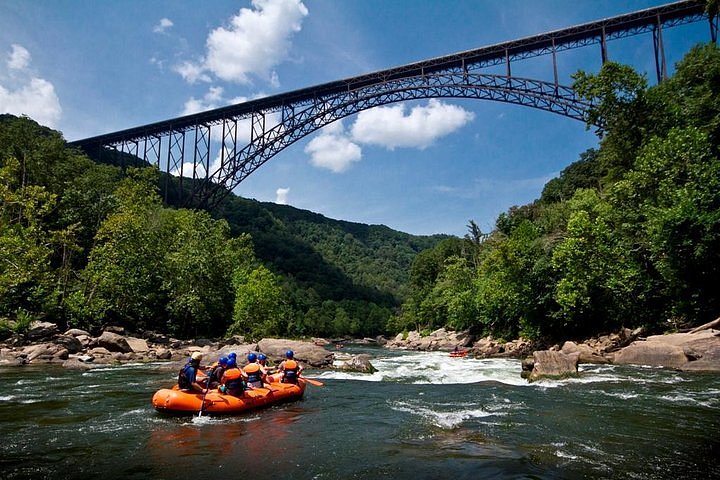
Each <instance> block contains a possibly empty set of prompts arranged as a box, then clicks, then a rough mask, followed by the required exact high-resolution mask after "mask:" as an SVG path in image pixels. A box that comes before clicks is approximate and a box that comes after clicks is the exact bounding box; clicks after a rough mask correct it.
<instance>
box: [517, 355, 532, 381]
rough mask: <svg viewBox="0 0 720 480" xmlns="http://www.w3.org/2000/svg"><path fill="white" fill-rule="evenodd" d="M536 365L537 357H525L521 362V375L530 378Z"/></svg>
mask: <svg viewBox="0 0 720 480" xmlns="http://www.w3.org/2000/svg"><path fill="white" fill-rule="evenodd" d="M534 366H535V359H534V358H533V357H527V358H524V359H523V361H522V363H521V364H520V368H522V371H521V372H520V376H521V377H522V378H530V374H531V373H532V370H533V367H534Z"/></svg>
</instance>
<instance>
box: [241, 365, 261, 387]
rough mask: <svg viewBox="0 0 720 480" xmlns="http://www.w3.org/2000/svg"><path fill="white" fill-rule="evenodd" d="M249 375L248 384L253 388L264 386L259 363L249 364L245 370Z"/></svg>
mask: <svg viewBox="0 0 720 480" xmlns="http://www.w3.org/2000/svg"><path fill="white" fill-rule="evenodd" d="M243 370H245V373H247V376H248V379H247V382H248V383H249V384H250V385H252V386H253V387H258V386H262V370H260V365H258V364H257V363H249V364H247V365H246V366H245V368H243Z"/></svg>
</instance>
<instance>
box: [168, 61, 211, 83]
mask: <svg viewBox="0 0 720 480" xmlns="http://www.w3.org/2000/svg"><path fill="white" fill-rule="evenodd" d="M174 70H175V71H176V72H177V73H179V74H180V76H181V77H183V78H184V79H185V81H186V82H188V83H195V82H197V81H198V80H199V81H201V82H209V81H211V78H210V76H209V75H208V74H207V73H205V72H204V68H203V66H202V65H198V64H196V63H192V62H183V63H181V64H180V65H176V66H175V67H174Z"/></svg>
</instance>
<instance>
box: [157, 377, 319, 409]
mask: <svg viewBox="0 0 720 480" xmlns="http://www.w3.org/2000/svg"><path fill="white" fill-rule="evenodd" d="M303 393H305V382H304V381H303V380H302V379H300V383H298V384H297V385H295V384H291V383H271V384H269V385H268V387H267V388H265V387H263V388H255V389H252V390H245V391H244V392H243V394H242V395H240V396H235V395H227V394H223V393H220V392H219V391H217V390H210V391H209V392H208V393H207V395H203V394H202V393H199V392H184V391H182V390H178V389H177V386H176V387H174V388H163V389H161V390H158V391H157V392H155V395H153V398H152V405H153V407H155V410H157V411H158V412H162V413H170V414H175V415H192V414H196V413H199V412H200V408H201V407H202V413H203V414H209V415H229V414H234V413H240V412H244V411H247V410H253V409H256V408H262V407H268V406H270V405H275V404H277V403H282V402H289V401H293V400H298V399H300V398H302V396H303ZM203 397H205V399H204V401H203Z"/></svg>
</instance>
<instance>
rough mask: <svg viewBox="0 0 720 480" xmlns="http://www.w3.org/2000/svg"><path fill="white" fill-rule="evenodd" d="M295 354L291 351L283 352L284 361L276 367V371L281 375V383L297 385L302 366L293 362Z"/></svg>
mask: <svg viewBox="0 0 720 480" xmlns="http://www.w3.org/2000/svg"><path fill="white" fill-rule="evenodd" d="M294 357H295V354H294V353H293V351H292V350H288V351H287V352H285V360H283V361H282V363H280V365H278V371H279V372H281V373H282V380H280V381H281V382H282V383H298V379H299V378H300V374H301V373H302V371H303V367H302V365H300V364H299V363H298V362H296V361H295V358H294Z"/></svg>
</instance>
